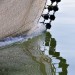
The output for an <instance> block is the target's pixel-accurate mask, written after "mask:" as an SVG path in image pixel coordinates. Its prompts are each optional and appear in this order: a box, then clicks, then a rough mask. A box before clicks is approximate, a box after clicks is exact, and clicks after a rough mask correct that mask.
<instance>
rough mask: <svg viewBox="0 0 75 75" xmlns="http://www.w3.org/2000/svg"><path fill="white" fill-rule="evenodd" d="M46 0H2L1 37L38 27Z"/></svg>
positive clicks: (29, 31)
mask: <svg viewBox="0 0 75 75" xmlns="http://www.w3.org/2000/svg"><path fill="white" fill-rule="evenodd" d="M45 2H46V0H0V39H2V38H4V37H8V36H15V35H19V34H22V33H25V34H31V33H32V32H33V31H34V30H36V29H37V28H38V22H37V21H38V19H39V17H40V16H41V13H42V11H43V8H44V5H45Z"/></svg>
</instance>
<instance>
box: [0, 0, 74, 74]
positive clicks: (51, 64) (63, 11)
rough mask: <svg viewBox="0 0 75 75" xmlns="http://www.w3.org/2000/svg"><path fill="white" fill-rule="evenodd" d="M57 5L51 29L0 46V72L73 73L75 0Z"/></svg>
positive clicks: (66, 0) (67, 0)
mask: <svg viewBox="0 0 75 75" xmlns="http://www.w3.org/2000/svg"><path fill="white" fill-rule="evenodd" d="M59 8H60V10H59V11H58V12H57V13H56V14H55V15H56V20H55V21H54V22H52V28H51V29H50V32H47V33H44V34H43V33H42V34H41V35H40V36H37V37H35V38H33V39H29V40H28V41H25V42H24V41H22V42H18V43H14V44H12V45H10V46H7V47H4V48H0V75H74V74H75V72H74V71H75V65H74V63H75V60H74V57H75V50H74V49H75V35H74V33H75V25H74V24H75V21H74V18H75V15H74V13H75V10H74V8H75V1H71V0H63V1H62V2H61V3H60V4H59ZM52 40H53V41H52Z"/></svg>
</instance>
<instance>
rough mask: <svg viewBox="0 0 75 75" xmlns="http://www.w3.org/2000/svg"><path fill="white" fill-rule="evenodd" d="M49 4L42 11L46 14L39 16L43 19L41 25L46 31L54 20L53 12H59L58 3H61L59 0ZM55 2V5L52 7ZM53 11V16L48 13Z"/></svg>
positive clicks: (53, 0)
mask: <svg viewBox="0 0 75 75" xmlns="http://www.w3.org/2000/svg"><path fill="white" fill-rule="evenodd" d="M50 1H51V4H50V5H47V7H45V8H44V9H47V10H48V13H47V14H42V15H41V16H42V17H43V18H44V21H43V22H40V23H43V24H44V25H45V26H46V29H50V28H51V22H52V21H54V20H55V12H56V11H58V10H59V8H58V3H59V2H61V0H50ZM55 2H56V5H53V4H54V3H55ZM51 11H53V14H50V12H51ZM46 20H50V21H49V22H48V23H45V21H46Z"/></svg>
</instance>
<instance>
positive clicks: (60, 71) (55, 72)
mask: <svg viewBox="0 0 75 75" xmlns="http://www.w3.org/2000/svg"><path fill="white" fill-rule="evenodd" d="M56 45H57V42H56V40H55V38H52V35H51V34H50V32H46V37H45V43H44V50H43V52H44V54H46V55H47V56H48V57H50V59H51V60H52V64H51V65H52V67H53V69H52V75H68V70H67V69H68V66H69V64H67V60H66V59H65V58H63V57H62V56H60V52H57V51H56ZM53 60H55V61H54V62H53ZM56 65H57V66H56Z"/></svg>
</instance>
